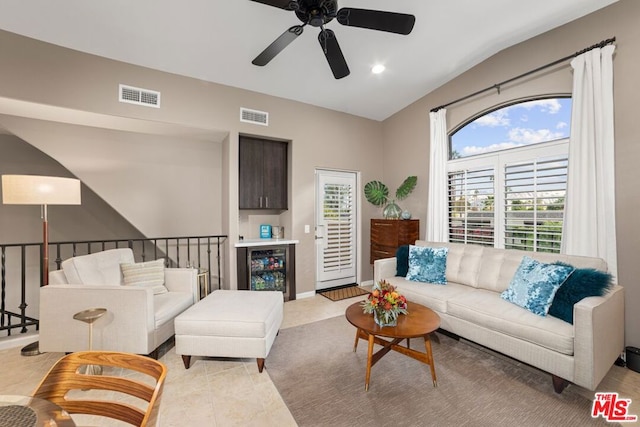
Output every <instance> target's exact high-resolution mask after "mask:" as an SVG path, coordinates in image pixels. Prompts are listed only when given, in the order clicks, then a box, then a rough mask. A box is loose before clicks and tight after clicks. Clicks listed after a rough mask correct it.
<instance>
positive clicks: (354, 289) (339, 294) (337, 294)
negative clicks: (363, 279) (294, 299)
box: [320, 285, 369, 301]
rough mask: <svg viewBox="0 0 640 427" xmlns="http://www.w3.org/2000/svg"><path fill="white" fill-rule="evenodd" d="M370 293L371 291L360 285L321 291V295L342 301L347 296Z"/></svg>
mask: <svg viewBox="0 0 640 427" xmlns="http://www.w3.org/2000/svg"><path fill="white" fill-rule="evenodd" d="M368 293H369V291H367V290H366V289H362V288H361V287H360V286H358V285H354V286H349V287H347V288H340V289H333V290H330V291H324V292H320V295H322V296H323V297H327V298H329V299H330V300H331V301H340V300H343V299H347V298H353V297H359V296H360V295H366V294H368Z"/></svg>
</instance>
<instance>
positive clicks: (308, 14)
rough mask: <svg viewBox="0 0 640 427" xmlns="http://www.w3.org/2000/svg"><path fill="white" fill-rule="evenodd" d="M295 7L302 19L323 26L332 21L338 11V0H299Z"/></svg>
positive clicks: (299, 17) (315, 25)
mask: <svg viewBox="0 0 640 427" xmlns="http://www.w3.org/2000/svg"><path fill="white" fill-rule="evenodd" d="M297 3H298V6H297V8H295V9H294V11H295V13H296V16H297V17H298V19H299V20H300V21H302V22H303V23H305V24H308V25H311V26H312V27H321V26H323V25H324V24H326V23H328V22H331V21H332V20H333V18H335V17H336V14H337V13H338V2H337V0H298V1H297Z"/></svg>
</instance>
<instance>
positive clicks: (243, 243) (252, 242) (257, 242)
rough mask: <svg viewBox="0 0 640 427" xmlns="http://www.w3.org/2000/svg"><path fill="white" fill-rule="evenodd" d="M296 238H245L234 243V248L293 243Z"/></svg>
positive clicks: (296, 241)
mask: <svg viewBox="0 0 640 427" xmlns="http://www.w3.org/2000/svg"><path fill="white" fill-rule="evenodd" d="M297 243H299V241H298V240H290V239H245V240H240V241H238V242H237V243H236V244H235V247H236V248H248V247H254V246H276V245H295V244H297Z"/></svg>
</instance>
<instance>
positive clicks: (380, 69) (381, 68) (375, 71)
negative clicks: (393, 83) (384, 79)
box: [371, 64, 385, 74]
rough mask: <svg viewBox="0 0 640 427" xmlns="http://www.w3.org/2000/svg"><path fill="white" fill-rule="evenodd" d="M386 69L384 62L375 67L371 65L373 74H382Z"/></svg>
mask: <svg viewBox="0 0 640 427" xmlns="http://www.w3.org/2000/svg"><path fill="white" fill-rule="evenodd" d="M384 70H385V66H384V65H382V64H376V65H374V66H373V67H371V72H372V73H373V74H381V73H383V72H384Z"/></svg>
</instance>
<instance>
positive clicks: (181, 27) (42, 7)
mask: <svg viewBox="0 0 640 427" xmlns="http://www.w3.org/2000/svg"><path fill="white" fill-rule="evenodd" d="M320 1H322V0H320ZM615 1H617V0H535V1H534V0H483V1H479V0H440V1H432V0H428V1H426V0H403V1H393V2H392V1H384V0H340V1H339V3H338V7H340V8H341V7H351V8H364V9H374V10H386V11H393V12H401V13H406V14H413V15H415V17H416V22H415V27H414V29H413V31H412V32H411V34H409V35H398V34H392V33H387V32H381V31H373V30H368V29H362V28H356V27H349V26H344V25H341V24H340V23H339V22H337V20H335V19H334V20H332V21H331V22H328V23H327V24H326V28H329V29H331V30H333V31H334V32H335V35H336V37H337V39H338V41H339V44H340V47H341V49H342V52H343V54H344V57H345V59H346V61H347V63H348V66H349V68H350V70H351V74H350V75H349V76H347V77H345V78H342V79H339V80H336V79H334V77H333V75H332V73H331V71H330V69H329V66H328V64H327V61H326V59H325V56H324V54H323V51H322V48H321V46H320V44H319V43H318V39H317V37H318V32H319V29H318V28H314V27H312V26H310V25H307V26H306V27H305V28H304V33H303V34H302V35H300V36H299V37H298V38H297V39H296V40H294V41H293V42H292V43H291V44H290V45H289V46H288V47H287V48H286V49H284V50H283V51H282V52H281V53H280V54H278V55H277V56H276V57H275V58H274V59H273V60H272V61H271V62H270V63H269V64H267V65H266V66H264V67H258V66H255V65H252V64H251V61H252V60H253V59H254V58H255V57H256V56H257V55H258V54H259V53H260V52H262V50H263V49H265V48H266V47H267V46H268V45H269V44H270V43H271V42H272V41H273V40H275V39H276V38H277V37H278V36H280V35H281V34H282V33H283V32H284V31H285V30H286V29H287V28H289V27H291V26H293V25H297V24H300V21H299V20H298V19H297V18H296V16H295V14H294V12H292V11H287V10H284V9H281V8H276V7H272V6H269V5H266V4H262V0H260V1H251V0H233V1H231V0H228V1H222V0H184V1H175V0H136V1H130V0H109V1H87V0H56V1H51V0H24V1H13V2H3V5H2V7H1V9H2V10H1V13H0V28H1V29H3V30H7V31H11V32H14V33H18V34H22V35H25V36H28V37H32V38H35V39H39V40H43V41H47V42H50V43H54V44H57V45H61V46H65V47H69V48H72V49H76V50H79V51H83V52H87V53H92V54H96V55H100V56H104V57H107V58H112V59H116V60H120V61H124V62H128V63H132V64H137V65H141V66H145V67H150V68H154V69H157V70H162V71H166V72H170V73H175V74H180V75H184V76H189V77H194V78H197V79H201V80H206V81H210V82H215V83H220V84H224V85H229V86H234V87H239V88H244V89H248V90H253V91H257V92H261V93H265V94H269V95H274V96H278V97H282V98H287V99H292V100H297V101H301V102H305V103H309V104H313V105H317V106H321V107H325V108H329V109H333V110H337V111H341V112H346V113H350V114H354V115H358V116H362V117H367V118H370V119H374V120H384V119H385V118H387V117H389V116H391V115H392V114H394V113H396V112H397V111H399V110H401V109H402V108H404V107H406V106H407V105H409V104H411V103H412V102H414V101H415V100H417V99H419V98H421V97H422V96H424V95H425V94H427V93H429V92H430V91H432V90H433V89H435V88H437V87H438V86H440V85H442V84H443V83H445V82H447V81H448V80H451V79H452V78H454V77H455V76H457V75H459V74H461V73H462V72H464V71H466V70H468V69H469V68H471V67H472V66H474V65H476V64H478V63H479V62H481V61H483V60H484V59H486V58H488V57H490V56H491V55H493V54H495V53H497V52H499V51H500V50H503V49H505V48H507V47H509V46H512V45H514V44H517V43H519V42H521V41H524V40H526V39H529V38H531V37H533V36H536V35H538V34H541V33H543V32H545V31H548V30H550V29H552V28H554V27H557V26H560V25H562V24H565V23H567V22H569V21H572V20H574V19H577V18H579V17H581V16H583V15H586V14H588V13H591V12H593V11H595V10H597V9H600V8H602V7H605V6H607V5H609V4H611V3H614V2H615ZM267 2H269V1H268V0H267ZM597 41H598V40H585V43H586V44H589V43H591V42H597ZM378 63H380V64H383V65H384V66H385V67H386V70H385V72H383V73H382V74H378V75H375V74H372V73H371V67H372V66H373V65H375V64H378ZM150 89H153V88H150Z"/></svg>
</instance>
